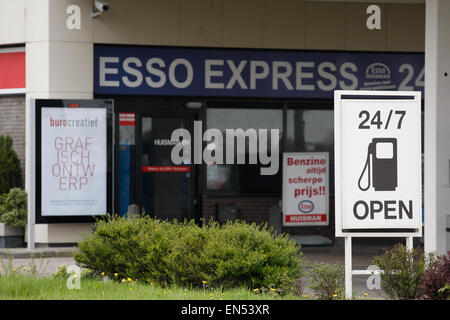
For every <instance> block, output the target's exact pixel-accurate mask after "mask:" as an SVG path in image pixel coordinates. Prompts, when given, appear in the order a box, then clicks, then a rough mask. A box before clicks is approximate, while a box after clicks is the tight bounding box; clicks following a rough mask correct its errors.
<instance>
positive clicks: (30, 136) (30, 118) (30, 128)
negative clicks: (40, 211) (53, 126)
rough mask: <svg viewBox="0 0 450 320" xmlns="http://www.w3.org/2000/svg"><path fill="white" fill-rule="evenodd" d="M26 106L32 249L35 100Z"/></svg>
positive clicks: (29, 244)
mask: <svg viewBox="0 0 450 320" xmlns="http://www.w3.org/2000/svg"><path fill="white" fill-rule="evenodd" d="M27 102H28V104H27V108H26V122H27V125H26V131H27V132H26V135H27V137H26V139H27V143H26V145H27V171H26V179H27V180H26V181H27V185H26V190H27V195H28V198H27V200H28V221H27V222H28V223H27V238H28V239H27V248H28V249H30V250H32V249H34V246H35V244H34V243H35V239H34V236H35V209H36V207H35V193H34V192H35V188H36V185H35V184H36V180H35V168H36V167H35V164H36V163H35V143H36V141H35V134H36V132H35V125H34V121H35V116H36V114H35V108H36V105H35V100H34V99H29V100H28V101H27Z"/></svg>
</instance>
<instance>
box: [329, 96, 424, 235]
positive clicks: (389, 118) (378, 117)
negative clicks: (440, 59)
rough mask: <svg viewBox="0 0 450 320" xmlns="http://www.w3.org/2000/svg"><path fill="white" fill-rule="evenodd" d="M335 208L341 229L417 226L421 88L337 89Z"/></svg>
mask: <svg viewBox="0 0 450 320" xmlns="http://www.w3.org/2000/svg"><path fill="white" fill-rule="evenodd" d="M336 101H337V102H336V107H335V117H336V118H335V121H336V123H335V128H336V131H335V138H336V139H337V140H336V143H335V148H336V150H337V151H338V154H336V156H335V163H336V183H337V185H336V200H337V202H336V211H337V213H338V211H339V212H340V215H341V217H342V219H341V222H342V230H345V229H350V230H351V229H415V230H417V229H418V228H420V227H421V214H422V208H421V188H422V184H421V107H420V103H421V100H420V92H393V93H390V92H373V93H367V94H366V95H365V96H364V93H361V92H359V93H358V92H357V91H356V92H345V91H344V92H342V93H339V92H337V97H336Z"/></svg>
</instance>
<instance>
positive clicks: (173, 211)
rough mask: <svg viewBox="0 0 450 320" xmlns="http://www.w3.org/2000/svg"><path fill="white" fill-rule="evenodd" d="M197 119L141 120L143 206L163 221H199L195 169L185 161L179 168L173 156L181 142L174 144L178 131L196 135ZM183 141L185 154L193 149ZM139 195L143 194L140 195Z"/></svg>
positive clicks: (150, 118) (168, 117)
mask: <svg viewBox="0 0 450 320" xmlns="http://www.w3.org/2000/svg"><path fill="white" fill-rule="evenodd" d="M193 121H194V117H193V116H192V115H185V116H182V117H181V116H180V117H177V118H174V117H173V116H172V115H170V116H169V115H158V116H155V115H143V116H141V117H140V129H139V131H140V140H141V142H140V149H141V150H140V152H139V155H138V157H139V158H140V166H139V167H140V173H139V175H140V179H139V180H140V182H139V184H140V188H139V189H140V198H141V199H140V200H141V201H140V202H141V211H142V212H144V213H146V214H149V215H150V216H152V217H155V218H159V219H169V220H172V219H178V220H184V219H192V218H195V204H196V201H195V194H196V185H195V181H196V178H195V172H194V171H195V167H194V165H192V164H191V163H190V162H189V161H187V160H185V161H184V163H182V164H180V165H175V164H174V163H173V162H172V160H171V152H172V149H173V147H174V145H175V144H177V143H180V142H179V141H172V140H171V135H172V132H173V131H174V130H175V129H179V128H184V129H187V130H188V131H189V132H191V133H192V130H191V129H192V127H193ZM192 147H193V146H192V143H191V141H183V148H184V149H183V150H184V152H190V150H191V149H192ZM138 192H139V191H138Z"/></svg>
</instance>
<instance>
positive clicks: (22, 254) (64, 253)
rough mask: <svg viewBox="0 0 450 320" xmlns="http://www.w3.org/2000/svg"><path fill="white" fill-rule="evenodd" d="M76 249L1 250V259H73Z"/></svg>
mask: <svg viewBox="0 0 450 320" xmlns="http://www.w3.org/2000/svg"><path fill="white" fill-rule="evenodd" d="M74 250H75V248H36V249H32V250H30V249H26V248H14V249H13V248H10V249H0V258H9V257H11V258H13V259H31V258H64V257H72V253H73V251H74Z"/></svg>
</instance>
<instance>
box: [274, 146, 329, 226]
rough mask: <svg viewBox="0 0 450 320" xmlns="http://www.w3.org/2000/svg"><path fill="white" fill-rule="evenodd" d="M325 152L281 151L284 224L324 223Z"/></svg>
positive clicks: (305, 224) (325, 206) (325, 209)
mask: <svg viewBox="0 0 450 320" xmlns="http://www.w3.org/2000/svg"><path fill="white" fill-rule="evenodd" d="M328 166H329V162H328V153H327V152H311V153H304V152H298V153H283V208H282V211H283V226H285V227H295V226H326V225H328V224H329V219H328V194H329V191H328Z"/></svg>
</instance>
